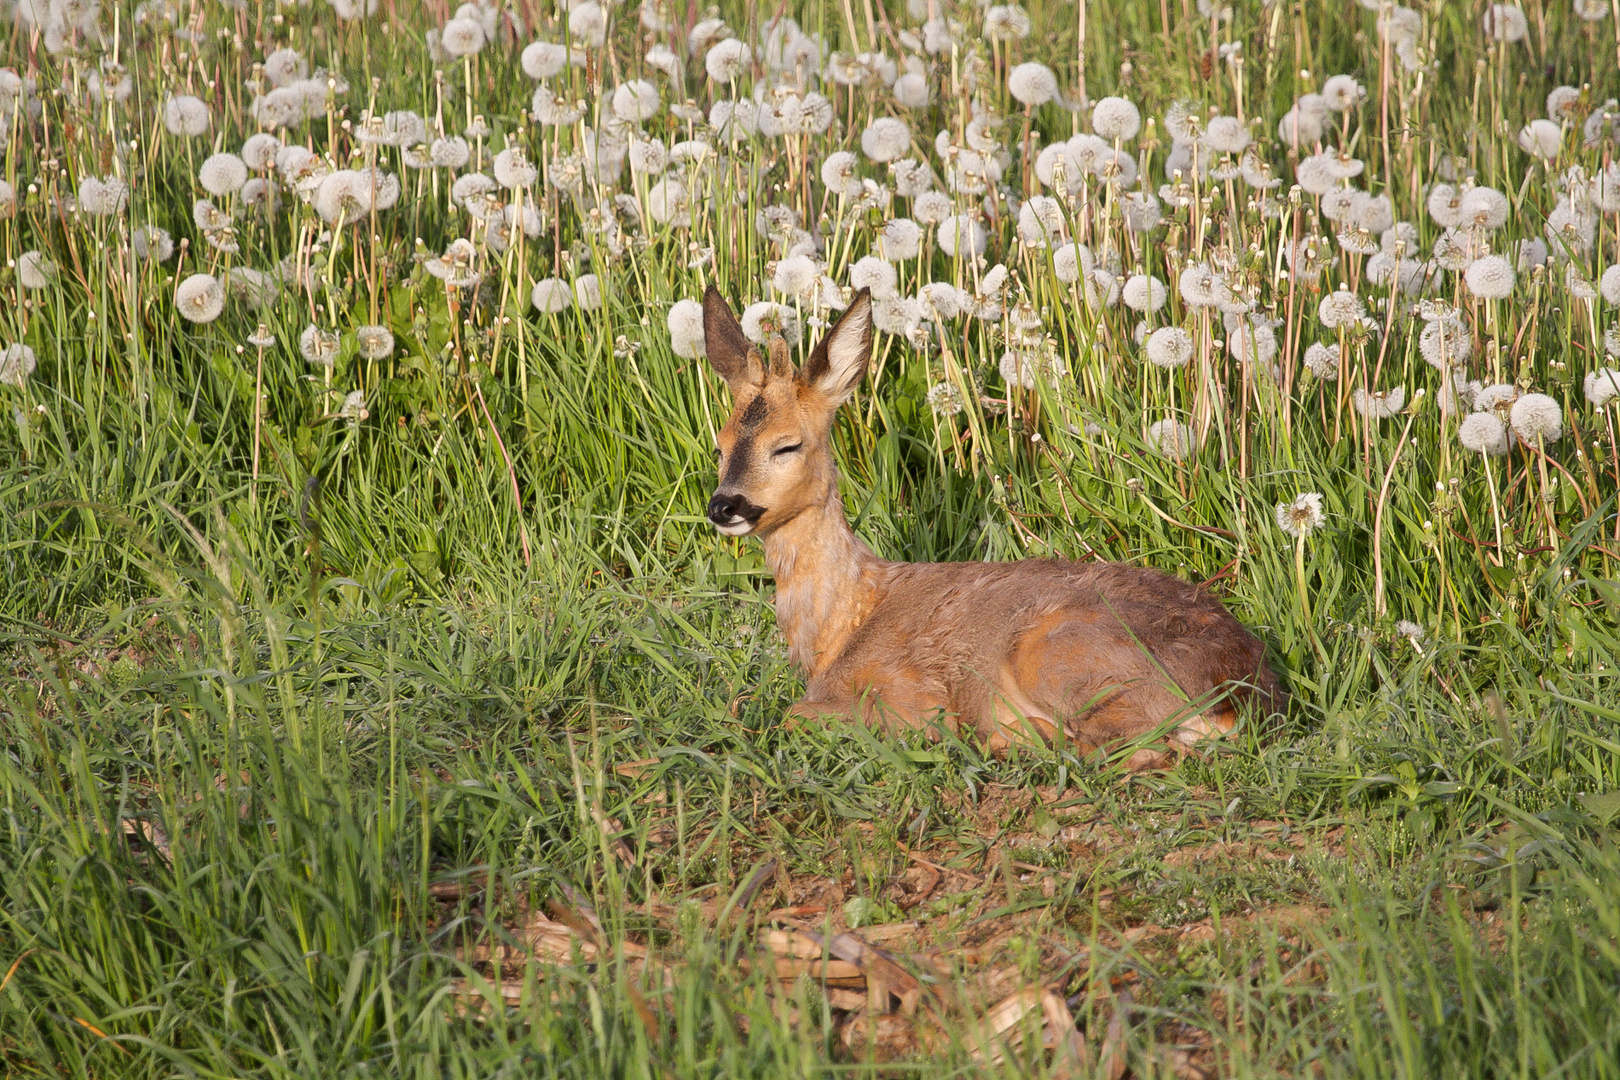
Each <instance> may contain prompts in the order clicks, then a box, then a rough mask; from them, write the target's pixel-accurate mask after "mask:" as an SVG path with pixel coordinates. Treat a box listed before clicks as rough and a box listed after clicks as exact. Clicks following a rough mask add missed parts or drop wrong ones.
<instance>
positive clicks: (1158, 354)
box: [1145, 326, 1193, 369]
mask: <svg viewBox="0 0 1620 1080" xmlns="http://www.w3.org/2000/svg"><path fill="white" fill-rule="evenodd" d="M1145 351H1146V352H1147V358H1148V363H1150V364H1152V365H1153V366H1154V367H1161V368H1167V369H1175V368H1181V367H1186V366H1187V363H1188V361H1190V360H1191V359H1192V356H1193V339H1192V335H1191V334H1189V333H1187V331H1185V330H1183V329H1182V328H1181V327H1179V326H1161V327H1159V328H1158V329H1157V330H1155V331H1153V333H1151V334H1149V335H1148V339H1147V346H1146V350H1145Z"/></svg>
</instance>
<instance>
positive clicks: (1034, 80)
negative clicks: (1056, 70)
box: [1007, 61, 1058, 108]
mask: <svg viewBox="0 0 1620 1080" xmlns="http://www.w3.org/2000/svg"><path fill="white" fill-rule="evenodd" d="M1007 92H1008V93H1009V94H1011V95H1012V96H1013V98H1014V100H1016V101H1017V102H1018V103H1019V104H1020V105H1027V106H1029V107H1031V108H1037V107H1039V106H1041V105H1045V104H1046V103H1047V102H1049V101H1051V100H1052V99H1053V98H1055V97H1057V95H1058V81H1057V76H1056V75H1055V74H1053V73H1052V69H1051V68H1049V67H1047V66H1046V65H1045V64H1040V63H1036V62H1034V61H1027V62H1025V63H1022V64H1016V65H1014V67H1013V69H1012V70H1011V71H1009V72H1007Z"/></svg>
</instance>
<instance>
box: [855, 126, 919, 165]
mask: <svg viewBox="0 0 1620 1080" xmlns="http://www.w3.org/2000/svg"><path fill="white" fill-rule="evenodd" d="M910 151H911V129H910V128H909V127H907V126H906V122H905V121H904V120H897V119H895V118H894V117H892V116H880V117H878V118H877V119H876V120H874V121H872V123H871V124H870V125H868V126H867V128H866V130H865V131H863V132H861V153H863V154H865V155H866V156H867V157H869V158H871V159H872V160H873V161H876V162H890V161H896V160H898V159H900V158H903V157H905V156H906V154H907V153H909V152H910Z"/></svg>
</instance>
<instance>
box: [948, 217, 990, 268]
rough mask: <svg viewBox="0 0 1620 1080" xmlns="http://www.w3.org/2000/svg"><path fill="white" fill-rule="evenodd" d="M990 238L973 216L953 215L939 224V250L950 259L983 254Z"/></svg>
mask: <svg viewBox="0 0 1620 1080" xmlns="http://www.w3.org/2000/svg"><path fill="white" fill-rule="evenodd" d="M989 242H990V236H989V234H988V233H986V232H985V229H984V226H983V225H981V224H980V223H979V219H978V217H977V216H976V215H973V214H953V215H951V216H950V217H948V218H946V219H945V220H944V221H941V222H940V223H939V250H941V251H943V252H944V253H945V254H946V255H949V256H951V257H952V258H955V257H957V256H958V255H960V256H962V257H963V258H968V259H971V258H972V257H973V256H975V255H982V254H984V249H985V248H986V247H987V246H988V245H989Z"/></svg>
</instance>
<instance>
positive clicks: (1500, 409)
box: [1474, 383, 1519, 415]
mask: <svg viewBox="0 0 1620 1080" xmlns="http://www.w3.org/2000/svg"><path fill="white" fill-rule="evenodd" d="M1517 400H1519V388H1518V387H1517V386H1515V385H1513V384H1512V383H1492V384H1491V385H1490V386H1487V387H1484V388H1482V389H1480V390H1477V391H1475V392H1474V410H1475V411H1476V412H1489V413H1498V414H1502V415H1506V413H1507V411H1508V409H1510V408H1511V407H1512V405H1513V403H1514V402H1515V401H1517Z"/></svg>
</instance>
